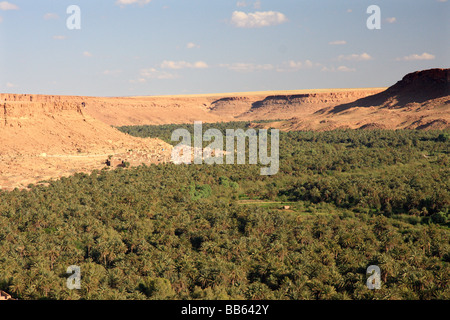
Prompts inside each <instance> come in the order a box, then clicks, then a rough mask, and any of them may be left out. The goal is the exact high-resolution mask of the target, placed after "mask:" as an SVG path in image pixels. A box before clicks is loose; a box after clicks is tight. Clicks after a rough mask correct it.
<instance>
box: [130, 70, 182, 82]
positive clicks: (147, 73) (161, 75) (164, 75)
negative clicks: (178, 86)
mask: <svg viewBox="0 0 450 320" xmlns="http://www.w3.org/2000/svg"><path fill="white" fill-rule="evenodd" d="M140 75H141V78H139V79H138V80H136V81H137V82H145V79H146V78H147V79H176V78H178V77H179V76H178V75H176V74H173V73H169V72H166V71H160V70H157V69H156V68H148V69H142V70H141V72H140Z"/></svg>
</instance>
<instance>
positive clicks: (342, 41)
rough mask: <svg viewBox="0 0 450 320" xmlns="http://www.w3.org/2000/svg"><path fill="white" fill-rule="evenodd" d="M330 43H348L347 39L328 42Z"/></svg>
mask: <svg viewBox="0 0 450 320" xmlns="http://www.w3.org/2000/svg"><path fill="white" fill-rule="evenodd" d="M328 44H330V45H344V44H347V41H345V40H336V41H331V42H328Z"/></svg>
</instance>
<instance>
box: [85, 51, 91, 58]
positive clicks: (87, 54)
mask: <svg viewBox="0 0 450 320" xmlns="http://www.w3.org/2000/svg"><path fill="white" fill-rule="evenodd" d="M83 56H85V57H92V53H90V52H89V51H85V52H83Z"/></svg>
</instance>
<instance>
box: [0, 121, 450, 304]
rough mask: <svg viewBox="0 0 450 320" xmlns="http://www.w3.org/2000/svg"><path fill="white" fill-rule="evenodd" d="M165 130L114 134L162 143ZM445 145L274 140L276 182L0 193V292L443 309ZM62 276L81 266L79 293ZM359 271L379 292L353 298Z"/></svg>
mask: <svg viewBox="0 0 450 320" xmlns="http://www.w3.org/2000/svg"><path fill="white" fill-rule="evenodd" d="M249 126H250V124H249V123H246V122H237V123H222V124H214V125H210V126H208V125H204V130H207V129H208V128H209V127H214V128H219V129H221V130H225V128H236V129H237V128H243V129H246V128H248V127H249ZM179 127H180V126H172V125H165V126H143V127H122V128H119V129H120V130H122V131H124V132H127V133H129V134H132V135H136V136H152V137H156V136H158V137H161V138H162V139H164V140H166V141H168V142H171V141H170V133H171V132H172V131H173V130H174V129H175V128H179ZM184 127H186V128H188V129H190V130H191V129H192V125H185V126H184ZM171 143H173V144H176V143H177V142H171ZM449 147H450V138H449V133H448V131H406V130H397V131H388V130H374V131H363V130H336V131H330V132H287V133H281V134H280V169H279V172H278V173H277V174H276V175H274V176H261V175H260V174H259V168H258V166H257V165H248V164H247V165H226V164H224V165H206V164H203V165H175V164H164V165H158V166H156V165H152V166H145V165H141V166H139V167H136V168H127V169H122V168H119V169H116V170H111V169H109V168H107V167H105V169H104V170H101V171H94V172H93V173H92V174H89V175H88V174H81V173H79V174H75V175H74V176H72V177H69V178H61V179H59V180H55V181H50V183H49V185H48V186H42V185H35V186H30V188H29V189H28V190H18V189H16V190H14V191H9V192H7V191H0V290H4V291H7V292H8V293H10V294H11V295H12V296H13V297H14V298H18V299H449V298H450V289H449V271H450V268H449V262H450V252H449V251H450V245H449V234H450V232H449V206H450V193H449V189H450V188H449V183H450V182H449V181H450V179H449V173H450V171H449V151H450V148H449ZM286 205H287V206H288V207H286V208H289V209H287V210H286V209H283V208H284V206H286ZM70 265H77V266H80V269H81V276H82V278H81V289H79V290H69V289H68V288H67V287H66V279H67V277H68V274H67V273H66V269H67V267H68V266H70ZM369 265H378V266H379V267H380V269H381V273H382V275H381V276H382V277H381V280H382V287H381V289H380V290H369V289H368V288H367V287H366V269H367V267H368V266H369Z"/></svg>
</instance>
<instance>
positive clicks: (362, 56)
mask: <svg viewBox="0 0 450 320" xmlns="http://www.w3.org/2000/svg"><path fill="white" fill-rule="evenodd" d="M338 60H339V61H342V60H348V61H367V60H372V57H371V56H370V55H369V54H368V53H365V52H364V53H362V54H350V55H347V56H346V55H340V56H339V57H338Z"/></svg>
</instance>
